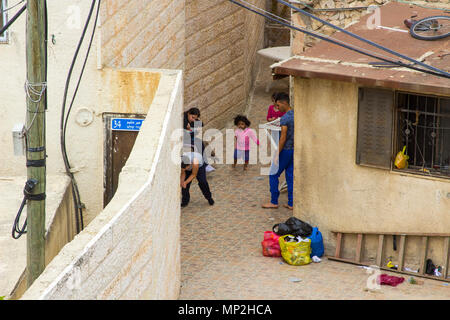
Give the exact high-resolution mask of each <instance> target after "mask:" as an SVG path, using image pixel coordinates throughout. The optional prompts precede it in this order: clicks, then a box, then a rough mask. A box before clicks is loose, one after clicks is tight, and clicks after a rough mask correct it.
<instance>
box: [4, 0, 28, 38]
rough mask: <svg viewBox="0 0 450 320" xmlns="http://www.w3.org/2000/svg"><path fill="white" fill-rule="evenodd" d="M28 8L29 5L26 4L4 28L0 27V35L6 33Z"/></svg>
mask: <svg viewBox="0 0 450 320" xmlns="http://www.w3.org/2000/svg"><path fill="white" fill-rule="evenodd" d="M26 9H27V5H26V4H25V5H24V6H23V7H22V8H20V10H19V11H17V13H16V14H15V15H14V17H12V18H11V20H9V21H8V22H7V23H6V24H5V25H4V26H3V27H2V28H0V35H1V34H3V33H5V31H6V30H8V28H9V27H10V26H12V24H13V23H14V22H15V21H16V20H17V19H18V18H19V17H20V16H21V15H22V13H23V12H24V11H25V10H26Z"/></svg>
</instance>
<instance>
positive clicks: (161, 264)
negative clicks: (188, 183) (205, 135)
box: [22, 70, 183, 300]
mask: <svg viewBox="0 0 450 320" xmlns="http://www.w3.org/2000/svg"><path fill="white" fill-rule="evenodd" d="M129 71H130V70H125V72H129ZM118 72H121V71H120V70H119V71H118ZM140 72H141V73H145V72H146V71H145V70H140ZM149 72H150V73H155V71H154V70H153V71H149ZM136 77H138V76H136ZM182 105H183V95H182V73H181V72H180V71H161V81H160V83H159V86H158V89H157V91H156V95H155V97H154V99H153V102H152V104H151V106H150V108H149V111H148V113H147V119H151V121H148V120H146V121H144V124H143V126H142V128H141V131H140V133H139V135H138V138H137V140H136V143H135V145H134V148H133V151H132V153H131V155H130V157H129V159H128V161H127V163H126V165H125V167H124V168H123V170H122V172H121V174H120V178H119V187H118V190H117V192H116V194H115V196H114V198H113V199H112V201H111V202H110V203H109V204H108V206H107V207H106V208H105V209H104V210H103V211H102V212H101V213H100V214H99V215H98V216H97V217H96V218H95V219H94V220H93V221H92V223H91V224H89V226H88V227H87V228H86V229H84V230H83V231H82V232H81V233H80V234H79V235H77V236H76V237H75V239H74V240H73V241H72V242H70V243H69V244H67V245H66V246H65V247H64V248H63V249H62V251H61V252H60V254H59V255H58V256H57V257H55V259H54V260H53V261H52V262H51V263H50V264H49V265H48V266H47V268H46V269H45V271H44V272H43V274H42V275H41V276H40V277H39V278H38V279H37V280H36V281H35V283H34V284H33V285H32V286H31V287H30V288H29V290H28V291H27V292H26V293H25V295H24V296H23V297H22V299H25V300H27V299H31V300H34V299H176V298H177V297H178V294H179V286H180V243H179V235H180V230H179V227H180V221H179V216H180V207H179V203H178V201H173V199H178V197H179V193H180V187H179V183H178V182H179V174H180V169H179V164H178V163H175V162H173V161H172V160H171V156H172V150H173V149H174V148H175V146H176V145H178V144H179V143H180V141H178V140H180V139H173V138H172V132H174V131H175V130H176V129H178V128H180V127H181V111H182Z"/></svg>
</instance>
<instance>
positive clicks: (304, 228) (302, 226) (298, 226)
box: [272, 217, 313, 238]
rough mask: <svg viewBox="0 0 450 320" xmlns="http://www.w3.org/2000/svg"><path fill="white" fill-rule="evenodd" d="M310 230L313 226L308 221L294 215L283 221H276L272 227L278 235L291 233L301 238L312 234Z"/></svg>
mask: <svg viewBox="0 0 450 320" xmlns="http://www.w3.org/2000/svg"><path fill="white" fill-rule="evenodd" d="M275 229H276V230H275ZM312 230H313V228H312V227H311V226H310V225H309V224H308V223H306V222H304V221H302V220H300V219H297V218H296V217H290V218H289V219H287V220H286V221H285V222H284V223H277V224H276V225H274V226H273V227H272V231H273V232H275V233H276V234H277V235H279V236H284V235H286V234H291V235H293V236H296V237H298V236H300V237H302V238H306V237H309V236H310V235H311V234H312Z"/></svg>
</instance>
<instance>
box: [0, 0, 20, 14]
mask: <svg viewBox="0 0 450 320" xmlns="http://www.w3.org/2000/svg"><path fill="white" fill-rule="evenodd" d="M24 2H25V0H22V1H20V2H18V3H16V4H15V5H12V6H11V7H9V8H5V9H1V10H0V14H1V13H4V12H8V11H9V10H11V9H14V8H15V7H17V6H18V5H19V4H21V3H24Z"/></svg>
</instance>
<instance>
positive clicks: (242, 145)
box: [233, 115, 259, 170]
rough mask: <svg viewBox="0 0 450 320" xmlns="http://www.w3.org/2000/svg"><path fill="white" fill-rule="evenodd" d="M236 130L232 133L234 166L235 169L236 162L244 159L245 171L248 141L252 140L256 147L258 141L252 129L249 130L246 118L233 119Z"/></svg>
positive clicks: (248, 152)
mask: <svg viewBox="0 0 450 320" xmlns="http://www.w3.org/2000/svg"><path fill="white" fill-rule="evenodd" d="M234 124H235V125H236V127H237V128H236V130H235V131H234V164H233V168H236V164H237V160H238V159H242V158H244V161H245V164H244V170H247V166H248V161H249V159H250V139H252V140H253V141H254V142H255V143H256V144H257V145H258V146H259V140H258V138H257V137H256V133H255V131H254V130H253V129H250V128H249V127H250V120H248V119H247V117H246V116H243V115H238V116H237V117H236V118H234Z"/></svg>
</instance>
